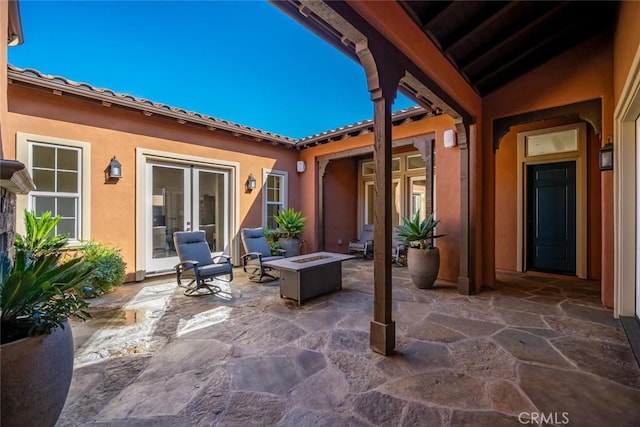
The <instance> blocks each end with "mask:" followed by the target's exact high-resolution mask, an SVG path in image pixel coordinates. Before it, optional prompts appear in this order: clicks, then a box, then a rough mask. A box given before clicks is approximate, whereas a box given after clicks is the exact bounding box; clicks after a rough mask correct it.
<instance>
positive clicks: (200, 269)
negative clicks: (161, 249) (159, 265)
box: [173, 230, 233, 296]
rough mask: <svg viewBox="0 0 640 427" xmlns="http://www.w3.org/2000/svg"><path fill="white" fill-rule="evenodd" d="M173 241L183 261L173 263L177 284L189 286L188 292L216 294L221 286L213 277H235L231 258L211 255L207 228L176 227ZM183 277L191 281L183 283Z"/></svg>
mask: <svg viewBox="0 0 640 427" xmlns="http://www.w3.org/2000/svg"><path fill="white" fill-rule="evenodd" d="M173 242H174V244H175V246H176V251H177V252H178V258H180V263H178V264H176V266H175V267H174V268H175V270H176V276H177V279H178V286H180V287H183V288H185V289H186V290H185V291H184V294H185V295H187V296H200V295H210V294H214V293H217V292H220V287H219V286H216V285H214V284H212V281H213V280H221V281H224V282H231V281H232V280H233V265H231V258H230V257H228V256H226V255H220V256H217V257H215V258H212V257H211V250H210V249H209V245H208V244H207V240H206V239H205V233H204V231H201V230H200V231H176V232H175V233H173ZM183 279H187V280H190V282H189V283H188V284H184V283H183V282H182V280H183Z"/></svg>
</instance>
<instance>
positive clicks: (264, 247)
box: [242, 227, 271, 259]
mask: <svg viewBox="0 0 640 427" xmlns="http://www.w3.org/2000/svg"><path fill="white" fill-rule="evenodd" d="M242 242H243V243H244V246H245V248H244V249H245V251H246V252H247V253H249V252H258V253H261V254H262V255H264V256H265V257H268V256H271V250H270V249H269V244H268V243H267V238H266V237H265V236H264V229H263V228H261V227H260V228H243V229H242ZM263 259H264V258H263Z"/></svg>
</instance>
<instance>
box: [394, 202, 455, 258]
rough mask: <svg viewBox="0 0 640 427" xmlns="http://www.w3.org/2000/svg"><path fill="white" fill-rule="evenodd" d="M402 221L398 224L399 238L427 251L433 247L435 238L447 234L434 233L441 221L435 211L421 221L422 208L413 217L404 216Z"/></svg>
mask: <svg viewBox="0 0 640 427" xmlns="http://www.w3.org/2000/svg"><path fill="white" fill-rule="evenodd" d="M402 222H403V224H402V225H396V230H398V235H397V236H398V239H399V240H402V241H404V242H405V244H407V245H409V246H411V247H419V248H420V249H422V250H424V251H425V252H429V250H430V249H431V248H432V247H433V239H436V238H438V237H443V236H445V235H444V234H434V232H435V228H436V226H437V225H438V223H439V222H440V220H439V219H435V217H434V212H431V214H430V215H429V216H428V217H427V218H425V219H423V220H422V221H421V220H420V210H418V211H417V212H416V213H415V215H414V216H413V218H412V219H409V218H406V217H403V218H402Z"/></svg>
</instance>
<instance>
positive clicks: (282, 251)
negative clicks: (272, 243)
mask: <svg viewBox="0 0 640 427" xmlns="http://www.w3.org/2000/svg"><path fill="white" fill-rule="evenodd" d="M278 252H280V253H281V254H282V255H284V254H286V253H287V250H286V249H281V248H280V249H278Z"/></svg>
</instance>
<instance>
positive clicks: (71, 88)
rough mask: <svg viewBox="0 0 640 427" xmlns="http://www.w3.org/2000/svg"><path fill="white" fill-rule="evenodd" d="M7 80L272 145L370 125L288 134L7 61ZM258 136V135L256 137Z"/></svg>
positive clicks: (405, 115)
mask: <svg viewBox="0 0 640 427" xmlns="http://www.w3.org/2000/svg"><path fill="white" fill-rule="evenodd" d="M7 77H8V80H9V81H10V82H13V83H15V82H20V83H22V84H26V85H31V86H36V87H40V88H45V89H50V90H55V91H59V92H61V93H67V94H69V95H75V96H80V97H82V98H85V99H90V100H94V101H100V102H108V103H109V104H118V105H121V106H122V107H126V108H130V109H137V110H140V111H142V112H144V113H145V114H149V113H152V114H158V115H164V116H167V117H171V118H174V119H177V120H179V121H181V123H186V122H189V123H194V124H197V125H203V126H207V127H208V128H212V127H213V128H217V129H221V130H225V131H227V132H230V133H232V134H233V135H238V136H242V137H249V138H251V139H252V140H254V141H256V140H260V141H262V142H269V143H273V144H276V145H281V146H286V147H295V148H297V149H304V148H306V147H309V146H314V145H317V144H324V143H327V142H332V141H337V140H341V139H345V138H348V137H350V136H354V135H355V134H357V133H356V131H357V132H358V133H360V132H363V131H365V130H367V131H371V130H372V129H373V120H370V119H368V120H363V121H360V122H356V123H353V124H350V125H345V126H342V127H339V128H336V129H333V130H328V131H325V132H321V133H317V134H314V135H310V136H307V137H304V138H299V139H295V138H290V137H287V136H284V135H280V134H277V133H273V132H268V131H265V130H261V129H257V128H252V127H250V126H245V125H242V124H239V123H234V122H231V121H229V120H224V119H219V118H216V117H211V116H208V115H206V114H200V113H196V112H193V111H187V110H185V109H182V108H178V107H172V106H170V105H166V104H162V103H158V102H154V101H151V100H148V99H145V98H138V97H134V96H132V95H128V94H125V93H116V92H114V91H112V90H111V89H102V88H96V87H94V86H92V85H90V84H88V83H83V82H74V81H72V80H69V79H66V78H64V77H60V76H52V75H48V74H43V73H41V72H39V71H37V70H34V69H31V68H18V67H15V66H13V65H11V64H9V65H8V76H7ZM427 114H428V112H427V110H425V109H424V108H422V107H420V106H415V107H411V108H408V109H405V110H400V111H397V112H395V113H393V116H392V119H393V121H394V124H395V123H399V122H401V121H403V120H406V119H410V120H419V119H420V118H422V117H425V116H426V115H427ZM257 137H259V138H257Z"/></svg>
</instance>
